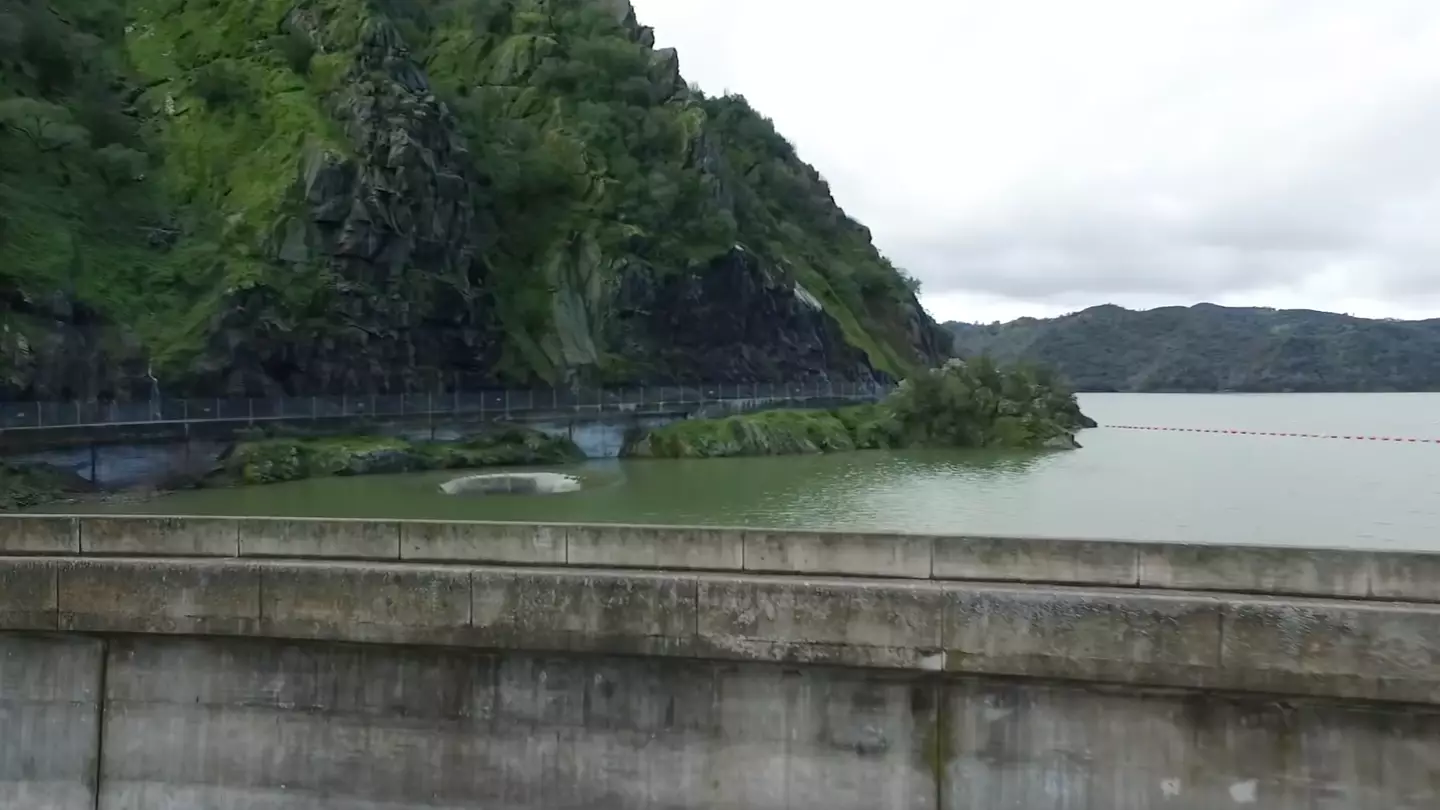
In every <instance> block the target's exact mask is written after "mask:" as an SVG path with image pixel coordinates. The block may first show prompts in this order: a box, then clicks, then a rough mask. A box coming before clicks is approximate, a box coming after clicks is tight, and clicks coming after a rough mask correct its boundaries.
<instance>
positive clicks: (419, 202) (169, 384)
mask: <svg viewBox="0 0 1440 810" xmlns="http://www.w3.org/2000/svg"><path fill="white" fill-rule="evenodd" d="M86 2H87V3H90V4H89V5H86V4H85V3H82V2H81V0H61V2H57V3H55V4H41V3H30V2H25V3H21V4H20V12H22V13H20V14H17V15H14V17H15V19H18V20H19V22H18V23H16V24H15V27H16V28H17V30H18V32H19V33H18V34H17V36H18V37H19V39H20V40H21V41H25V42H29V41H30V40H31V39H34V38H36V37H40V36H41V34H37V33H36V32H42V33H43V34H44V37H48V38H49V39H50V41H49V45H50V46H53V47H52V51H54V52H55V53H58V54H60V55H61V57H63V58H64V59H67V60H70V63H73V64H70V63H67V64H70V67H68V68H67V67H66V65H60V66H59V67H58V68H57V67H56V66H55V64H53V63H54V62H55V60H56V58H58V57H56V56H55V55H54V54H53V53H52V54H51V56H48V57H47V56H45V51H44V50H43V49H41V48H39V45H44V44H46V43H45V42H40V43H38V44H37V45H36V47H33V48H21V49H19V50H18V51H14V53H15V54H18V56H15V55H12V56H6V55H3V54H0V65H3V66H4V67H5V68H6V69H7V71H8V72H7V73H5V74H0V75H3V76H4V77H5V78H4V79H3V83H0V122H4V123H5V124H6V126H5V127H4V129H3V130H0V153H3V154H4V155H5V156H6V157H0V181H3V182H4V184H9V186H10V188H7V187H6V185H3V184H0V217H4V218H0V226H3V225H4V224H5V222H6V221H7V219H5V218H8V219H9V220H12V221H13V220H19V221H20V223H21V225H22V227H23V228H24V229H26V230H27V231H29V230H34V229H39V228H45V229H50V230H51V231H54V232H63V234H64V236H65V237H66V238H64V239H56V240H51V243H49V244H47V243H46V242H45V240H33V241H31V242H27V243H24V244H22V245H21V246H20V247H19V248H15V247H13V246H7V245H5V244H4V243H3V242H0V287H3V286H4V284H7V283H8V284H9V287H10V288H11V289H17V290H18V289H24V290H26V291H27V292H26V296H28V298H27V300H29V298H34V297H36V296H37V295H41V296H43V295H48V294H49V291H51V290H53V289H55V288H56V286H57V283H58V282H57V274H56V273H55V272H52V271H50V270H49V269H48V268H50V267H53V266H59V265H61V264H63V263H68V265H67V266H72V267H80V268H81V271H80V272H81V276H80V277H79V281H78V282H75V280H74V279H73V278H72V283H71V286H72V287H73V289H75V290H76V292H75V294H74V297H73V301H70V299H67V301H70V305H69V307H70V308H69V310H67V309H66V308H65V307H60V308H58V309H57V308H54V307H51V308H49V309H47V310H44V311H39V310H36V308H34V307H33V306H32V307H31V310H32V311H31V312H28V313H22V312H21V309H20V307H18V306H17V305H16V304H15V300H17V299H16V298H15V296H10V297H9V298H6V299H4V301H6V302H8V304H7V303H0V325H5V324H10V325H12V327H13V326H14V324H18V323H19V320H17V319H19V318H21V317H22V315H23V318H24V322H25V324H26V329H27V330H28V332H27V334H29V335H31V337H30V338H27V340H28V343H27V345H28V346H30V347H31V348H29V349H28V350H26V351H20V350H18V349H16V348H15V346H14V344H15V341H14V340H13V339H12V340H11V341H10V343H9V344H8V349H7V344H3V343H0V363H3V364H4V365H3V366H0V371H3V372H4V373H3V374H0V395H4V396H6V397H7V398H8V397H38V398H53V397H59V396H62V395H65V392H68V393H69V395H74V396H92V395H95V394H96V393H97V392H98V393H107V394H112V395H115V396H121V397H126V396H143V395H148V392H149V391H150V390H152V388H153V386H154V385H155V384H156V383H157V382H158V384H160V385H161V386H162V387H163V389H164V390H165V391H166V393H167V394H169V395H177V394H181V393H193V394H198V395H205V396H224V395H277V394H294V395H305V394H312V393H338V392H383V391H397V390H416V389H421V390H427V389H430V390H433V389H449V388H457V387H458V388H477V387H481V386H485V385H495V384H504V383H517V384H518V383H525V382H535V381H539V380H545V381H549V382H555V383H562V382H566V381H572V382H584V383H641V382H664V381H677V380H684V381H702V380H710V381H736V382H739V381H776V380H786V379H805V378H824V377H834V378H845V379H863V378H874V377H883V376H890V377H895V376H902V375H904V374H905V373H906V372H907V371H908V370H909V369H911V368H914V367H916V366H920V365H925V364H933V363H934V362H935V361H936V360H938V359H940V358H941V357H943V355H944V353H945V349H947V348H948V342H947V339H946V338H945V337H944V336H943V335H942V334H941V333H940V332H939V331H938V329H937V327H936V326H935V324H934V323H933V322H932V321H931V320H930V319H929V317H928V316H927V315H926V314H925V313H924V311H923V310H922V309H921V308H920V307H919V305H918V303H917V302H916V300H915V297H914V295H913V293H912V292H911V290H910V289H909V287H908V286H907V283H906V279H905V278H904V277H903V276H902V275H901V274H900V273H899V272H898V271H897V270H895V268H893V267H892V266H891V265H890V264H889V263H888V262H886V261H885V260H884V258H883V257H882V256H881V255H880V254H879V253H878V252H877V251H876V250H875V248H874V246H873V245H872V244H871V242H870V238H869V234H868V232H866V231H865V230H864V229H863V227H861V226H859V225H857V224H856V223H854V222H853V221H851V220H850V219H849V218H848V217H846V216H845V215H844V213H843V212H842V211H840V209H839V208H838V206H836V205H835V203H834V201H833V199H832V198H831V196H830V193H829V189H828V187H826V186H825V184H824V181H823V180H822V179H820V177H819V175H818V174H816V173H815V171H814V170H813V169H812V168H811V167H809V166H808V165H806V164H804V163H803V162H802V161H801V160H800V159H799V158H798V156H797V155H796V154H795V152H794V150H793V148H792V147H791V146H790V145H789V144H788V143H787V142H785V141H784V139H783V138H781V137H780V136H779V135H778V134H777V133H776V132H775V131H774V129H773V127H772V126H771V125H770V123H769V122H768V121H767V120H766V119H764V118H763V117H761V116H760V115H758V114H757V113H755V112H754V110H752V109H751V108H750V107H749V105H748V104H746V103H745V102H744V100H743V99H739V98H724V99H710V98H706V97H704V96H702V95H700V94H699V93H698V92H696V91H693V90H691V89H690V88H689V87H688V86H687V85H686V83H685V81H684V80H683V78H682V77H681V73H680V67H679V57H678V55H677V54H676V53H675V52H674V51H673V50H666V49H661V50H657V49H655V48H654V34H653V32H652V31H650V30H649V29H648V28H645V27H644V26H641V25H640V24H639V22H638V21H637V20H636V19H635V15H634V11H633V9H632V8H631V7H630V5H629V3H628V2H625V1H624V0H525V2H521V3H506V2H500V0H456V1H455V2H449V3H439V2H404V3H401V2H398V0H393V1H391V0H374V1H373V2H366V1H365V0H295V1H294V2H280V0H266V2H264V3H261V4H258V5H256V4H251V3H245V2H240V0H149V1H148V2H146V3H144V4H141V3H139V2H130V1H129V0H86ZM97 4H98V5H97ZM100 6H104V9H101V8H100ZM101 11H105V12H107V13H103V14H102V13H100V12H101ZM6 24H7V22H6V20H5V19H4V18H3V15H0V35H3V34H4V31H5V25H6ZM47 59H48V60H49V61H48V62H47V61H46V60H47ZM7 60H8V61H7ZM46 65H49V67H48V68H47V67H46ZM95 65H101V66H103V70H100V69H98V68H95V67H94V66H95ZM47 70H48V71H49V72H52V73H55V72H58V73H59V74H61V78H60V79H57V80H53V81H42V80H40V77H42V76H43V75H44V74H45V73H46V72H47ZM86 71H90V72H92V73H94V75H90V73H87V72H86ZM96 71H99V72H96ZM106 94H109V95H108V96H107V95H106ZM112 97H113V98H112ZM95 98H102V99H104V98H110V99H111V100H112V101H114V102H115V105H119V106H117V109H119V110H120V113H119V114H120V115H121V116H123V117H122V118H119V119H117V120H118V121H119V122H120V123H119V124H117V125H115V126H114V127H112V129H114V132H111V133H108V134H106V133H103V132H102V128H101V127H100V126H98V125H96V124H95V123H92V122H93V121H94V119H95V116H94V115H93V113H94V112H95V111H94V110H92V109H91V106H94V105H96V104H99V102H95V101H93V99H95ZM25 103H31V104H32V105H33V104H42V105H46V106H45V107H44V108H43V109H40V110H39V112H38V113H36V112H35V110H33V109H32V110H30V111H29V112H28V113H27V111H26V110H23V109H19V107H20V106H23V105H24V104H25ZM107 103H108V102H107ZM87 105H90V106H87ZM100 106H104V105H103V104H101V105H100ZM112 106H113V105H112ZM30 114H38V115H40V117H41V118H42V119H45V122H48V124H50V125H53V126H52V127H51V130H49V131H53V130H54V129H55V128H57V127H58V128H63V127H71V130H70V135H69V136H67V137H69V138H70V139H71V142H70V144H69V145H68V146H67V147H65V148H64V149H58V150H57V149H49V148H45V147H46V143H45V142H44V139H43V137H41V138H38V139H37V138H36V137H34V134H35V133H34V132H31V130H35V131H36V132H44V131H47V130H46V129H45V124H44V123H41V124H36V123H35V122H33V121H30V120H29V118H27V117H26V116H27V115H30ZM31 117H33V115H32V116H31ZM101 123H103V122H101ZM102 142H104V143H102ZM117 150H124V151H125V154H124V155H119V154H118V152H117ZM57 151H60V152H65V153H66V154H65V160H63V161H56V160H55V159H54V158H53V156H54V155H55V154H56V152H57ZM132 153H133V155H132ZM117 155H118V156H117ZM122 157H123V158H126V159H129V160H133V162H134V166H135V167H136V171H134V172H132V173H131V174H130V176H128V177H126V178H122V179H123V182H120V181H115V183H114V184H112V179H113V177H112V176H113V175H114V174H115V170H114V166H113V165H111V164H114V163H116V162H117V161H119V159H120V158H122ZM37 161H38V162H39V163H38V164H37ZM45 161H51V162H52V163H54V165H50V164H47V163H45ZM37 165H39V166H40V168H38V169H37V168H36V167H37ZM107 167H108V168H107ZM82 170H83V171H84V172H86V174H85V175H84V177H82V180H85V181H86V182H79V183H77V182H76V176H77V173H78V172H80V171H82ZM22 181H23V182H26V183H29V184H30V185H31V186H32V187H33V188H36V189H39V191H37V192H35V193H36V194H43V195H48V196H46V197H45V200H46V205H45V207H44V208H43V210H44V211H46V212H50V213H46V214H45V215H44V218H41V215H37V214H34V213H32V209H27V208H23V207H22V204H23V203H25V202H26V199H25V196H24V195H22V194H19V193H11V190H12V189H13V188H14V187H15V184H16V183H19V182H22ZM107 191H108V192H110V193H114V194H121V193H123V194H124V195H128V197H129V198H130V199H131V200H132V204H131V205H129V206H128V207H127V208H126V209H125V210H124V214H123V217H122V218H123V219H124V220H125V221H123V222H119V223H116V225H117V226H116V227H113V228H96V227H95V226H94V223H93V221H91V220H90V219H88V218H87V217H88V216H89V215H88V213H87V212H88V211H89V210H91V209H93V207H94V206H95V204H96V203H95V199H96V198H97V197H99V198H100V199H103V198H104V194H105V193H107ZM62 203H63V205H62ZM57 211H58V212H60V213H58V214H57V213H54V212H57ZM120 225H123V226H124V227H120ZM156 233H161V234H163V238H160V239H158V240H157V239H156V237H155V234H156ZM0 235H3V232H0ZM61 249H63V250H65V251H68V253H69V256H68V257H62V258H56V257H55V256H51V255H48V254H47V253H46V251H47V250H48V251H57V250H61ZM72 275H73V273H72ZM35 291H39V292H38V293H36V292H35ZM37 312H38V314H37ZM74 313H82V314H81V315H76V314H74ZM81 324H83V325H84V327H85V329H86V330H88V331H85V330H82V329H80V328H79V327H80V326H81ZM37 330H38V332H37ZM105 330H109V332H111V333H114V334H119V333H124V334H127V335H129V336H131V337H129V338H128V340H129V344H126V343H125V342H124V341H120V342H116V341H113V340H109V341H107V344H108V345H111V346H117V347H120V348H119V349H117V350H116V351H114V352H113V356H112V355H107V354H104V353H96V352H88V353H84V355H85V356H86V357H87V361H86V362H84V363H75V362H68V363H67V362H65V361H63V360H62V359H61V357H62V356H66V355H75V354H76V352H75V349H76V345H77V344H75V340H77V339H82V338H75V337H66V335H81V334H85V335H90V336H92V337H86V338H83V339H84V340H92V341H93V340H94V338H93V336H94V335H97V334H102V333H104V332H105ZM13 331H14V329H13V328H12V333H13ZM37 333H38V334H40V335H41V337H39V338H36V337H35V335H36V334H37ZM130 344H133V345H130ZM37 346H45V347H47V348H45V349H44V350H36V348H35V347H37ZM97 364H100V365H103V366H104V368H103V369H98V368H97ZM151 374H154V375H155V377H156V379H155V380H152V379H151ZM98 389H105V390H104V391H98Z"/></svg>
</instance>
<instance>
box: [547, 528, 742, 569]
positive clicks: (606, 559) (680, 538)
mask: <svg viewBox="0 0 1440 810" xmlns="http://www.w3.org/2000/svg"><path fill="white" fill-rule="evenodd" d="M744 535H745V533H744V532H742V531H740V530H738V529H734V530H730V529H680V528H677V529H657V528H655V527H647V526H567V527H565V536H566V544H567V545H566V558H565V561H566V562H567V563H569V564H571V565H589V566H616V567H625V568H668V569H705V570H710V571H739V570H741V569H743V568H744V567H745V546H744V543H745V539H744Z"/></svg>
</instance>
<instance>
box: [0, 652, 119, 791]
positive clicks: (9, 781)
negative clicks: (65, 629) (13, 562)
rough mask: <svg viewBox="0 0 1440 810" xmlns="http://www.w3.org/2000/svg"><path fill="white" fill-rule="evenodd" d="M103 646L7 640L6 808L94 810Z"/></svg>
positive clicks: (0, 719)
mask: <svg viewBox="0 0 1440 810" xmlns="http://www.w3.org/2000/svg"><path fill="white" fill-rule="evenodd" d="M103 657H104V645H103V642H100V641H97V640H93V639H87V638H76V637H69V638H64V637H26V636H17V635H11V634H0V807H4V808H7V809H8V808H16V810H22V808H23V810H94V808H95V806H96V805H95V776H96V773H97V769H96V764H97V756H98V751H99V729H100V696H101V662H102V660H103Z"/></svg>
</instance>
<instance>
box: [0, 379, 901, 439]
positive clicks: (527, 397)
mask: <svg viewBox="0 0 1440 810" xmlns="http://www.w3.org/2000/svg"><path fill="white" fill-rule="evenodd" d="M890 390H891V389H890V388H889V387H887V386H883V385H879V384H875V383H837V382H821V381H812V382H805V383H724V384H719V383H717V384H714V385H696V386H648V387H643V388H642V387H633V388H600V389H589V390H584V389H581V390H577V389H565V388H540V389H515V390H508V389H507V390H491V391H473V392H427V393H415V394H349V395H342V396H315V397H280V398H269V399H195V398H189V399H172V398H157V399H151V400H145V401H136V402H79V401H73V402H4V403H0V430H46V429H53V428H67V427H102V426H106V425H114V426H123V425H145V424H185V423H199V422H266V421H278V420H306V419H315V420H318V419H353V418H366V417H371V418H380V417H384V418H395V417H412V416H441V417H445V416H459V415H479V416H485V415H489V414H494V415H495V416H497V417H502V418H503V417H506V416H511V415H516V414H521V415H523V414H527V413H532V414H533V413H547V412H554V413H576V414H578V413H605V412H612V413H618V412H630V411H634V412H654V411H663V410H666V409H671V408H675V409H683V408H686V407H689V406H696V407H699V406H703V405H706V404H711V403H716V404H718V403H722V402H751V401H753V402H756V403H773V402H800V401H805V400H813V399H822V398H824V399H831V398H833V399H849V400H861V401H874V400H878V399H880V398H881V397H883V396H885V395H886V394H887V393H889V391H890Z"/></svg>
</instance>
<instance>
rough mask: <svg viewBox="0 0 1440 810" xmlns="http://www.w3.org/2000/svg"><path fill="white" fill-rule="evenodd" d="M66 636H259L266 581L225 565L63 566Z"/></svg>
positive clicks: (235, 563) (244, 566)
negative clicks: (71, 633) (262, 584)
mask: <svg viewBox="0 0 1440 810" xmlns="http://www.w3.org/2000/svg"><path fill="white" fill-rule="evenodd" d="M58 601H59V612H60V628H61V629H62V630H77V631H83V632H112V633H181V634H191V633H193V634H217V635H252V634H255V633H257V632H259V627H258V620H259V618H260V576H259V574H258V573H257V571H256V570H255V567H254V565H253V564H251V563H247V562H243V561H239V560H233V559H224V560H205V559H196V560H164V559H155V560H145V559H141V560H106V559H93V560H73V561H66V562H61V563H59V600H58Z"/></svg>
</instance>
